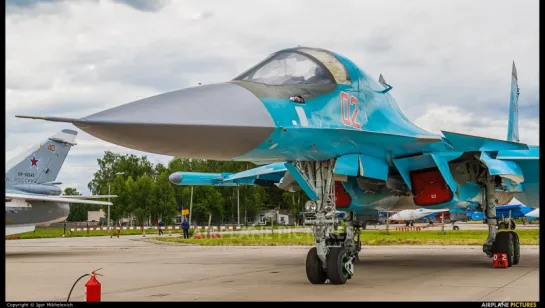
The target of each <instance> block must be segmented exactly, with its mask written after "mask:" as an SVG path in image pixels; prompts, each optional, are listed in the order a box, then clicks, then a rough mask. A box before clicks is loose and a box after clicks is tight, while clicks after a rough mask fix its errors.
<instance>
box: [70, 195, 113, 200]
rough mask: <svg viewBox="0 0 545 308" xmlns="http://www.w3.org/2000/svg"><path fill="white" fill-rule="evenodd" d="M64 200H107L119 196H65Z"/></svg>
mask: <svg viewBox="0 0 545 308" xmlns="http://www.w3.org/2000/svg"><path fill="white" fill-rule="evenodd" d="M62 197H63V198H72V199H106V198H117V197H118V196H117V195H89V196H77V195H63V196H62Z"/></svg>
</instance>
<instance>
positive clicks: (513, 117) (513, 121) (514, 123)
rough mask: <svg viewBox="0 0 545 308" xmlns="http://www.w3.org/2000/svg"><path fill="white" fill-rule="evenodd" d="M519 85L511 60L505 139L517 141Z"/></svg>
mask: <svg viewBox="0 0 545 308" xmlns="http://www.w3.org/2000/svg"><path fill="white" fill-rule="evenodd" d="M519 93H520V92H519V87H518V77H517V68H516V67H515V61H513V70H512V72H511V95H510V101H509V123H508V124H507V125H508V128H507V141H514V142H519V111H518V110H519V106H518V105H519Z"/></svg>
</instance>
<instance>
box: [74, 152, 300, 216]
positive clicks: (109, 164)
mask: <svg viewBox="0 0 545 308" xmlns="http://www.w3.org/2000/svg"><path fill="white" fill-rule="evenodd" d="M97 161H98V166H99V169H98V171H97V172H95V173H94V175H93V179H92V180H91V181H90V182H89V184H88V187H89V190H90V191H91V193H92V194H94V195H99V194H100V195H107V194H112V195H117V196H118V197H117V198H115V199H112V200H111V201H112V203H113V205H112V206H111V207H110V215H111V218H110V219H111V221H112V222H113V223H115V224H117V223H119V221H120V220H121V219H122V218H128V219H131V220H133V221H134V223H135V224H136V225H143V224H148V223H151V224H156V223H157V221H158V220H159V219H161V220H163V221H164V222H165V223H166V224H167V225H168V224H171V222H172V221H173V220H174V219H175V217H176V216H177V215H178V214H180V213H181V210H182V209H189V207H190V199H191V187H190V186H177V185H173V184H171V183H170V181H169V179H168V177H169V175H170V174H172V173H173V172H177V171H186V172H213V173H221V172H233V173H234V172H241V171H244V170H248V169H252V168H255V167H257V166H256V165H255V164H252V163H246V162H232V161H226V162H224V161H213V160H203V159H186V158H173V159H171V160H170V161H169V163H168V165H167V166H164V165H163V164H160V163H159V164H156V165H153V164H152V163H151V162H150V161H149V160H148V159H147V156H141V157H138V156H136V155H134V154H125V155H121V154H116V153H113V152H110V151H106V152H105V153H104V156H103V157H102V158H99V159H97ZM108 186H110V191H108ZM238 189H239V198H240V221H241V224H244V223H245V222H247V221H248V220H247V217H254V216H255V215H256V214H257V213H259V212H260V211H261V210H263V209H275V208H279V209H288V210H290V213H291V214H292V215H297V213H298V212H300V211H302V210H303V206H304V203H305V202H306V200H308V199H307V198H306V195H305V194H304V193H303V192H295V193H290V192H286V191H283V190H281V189H279V188H269V187H258V186H249V185H242V186H239V187H238ZM64 194H67V195H68V194H76V195H77V194H79V192H77V190H75V189H73V188H66V189H65V191H64ZM70 207H71V209H70V216H69V217H68V219H67V220H68V221H86V220H87V211H90V210H99V209H100V207H101V206H93V205H84V204H73V205H71V206H70ZM102 209H103V210H104V212H105V213H107V206H102ZM192 211H193V212H192V213H191V220H192V222H194V223H197V224H206V223H208V217H209V214H212V222H213V223H214V224H221V223H222V222H223V221H224V220H225V218H228V219H229V220H230V221H231V222H235V223H236V221H237V187H214V186H195V187H194V190H193V206H192Z"/></svg>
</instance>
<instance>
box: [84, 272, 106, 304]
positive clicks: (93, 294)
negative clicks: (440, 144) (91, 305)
mask: <svg viewBox="0 0 545 308" xmlns="http://www.w3.org/2000/svg"><path fill="white" fill-rule="evenodd" d="M98 270H100V268H99V269H97V270H94V271H92V272H91V278H89V280H87V283H85V301H86V302H100V292H101V287H100V282H99V281H98V280H97V279H96V277H95V276H97V275H99V276H102V275H100V274H95V272H96V271H98Z"/></svg>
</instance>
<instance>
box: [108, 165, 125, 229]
mask: <svg viewBox="0 0 545 308" xmlns="http://www.w3.org/2000/svg"><path fill="white" fill-rule="evenodd" d="M123 174H125V172H118V173H116V174H115V175H116V176H117V175H123ZM110 184H111V183H108V202H110V195H111V193H110ZM108 230H110V205H109V204H108Z"/></svg>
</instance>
